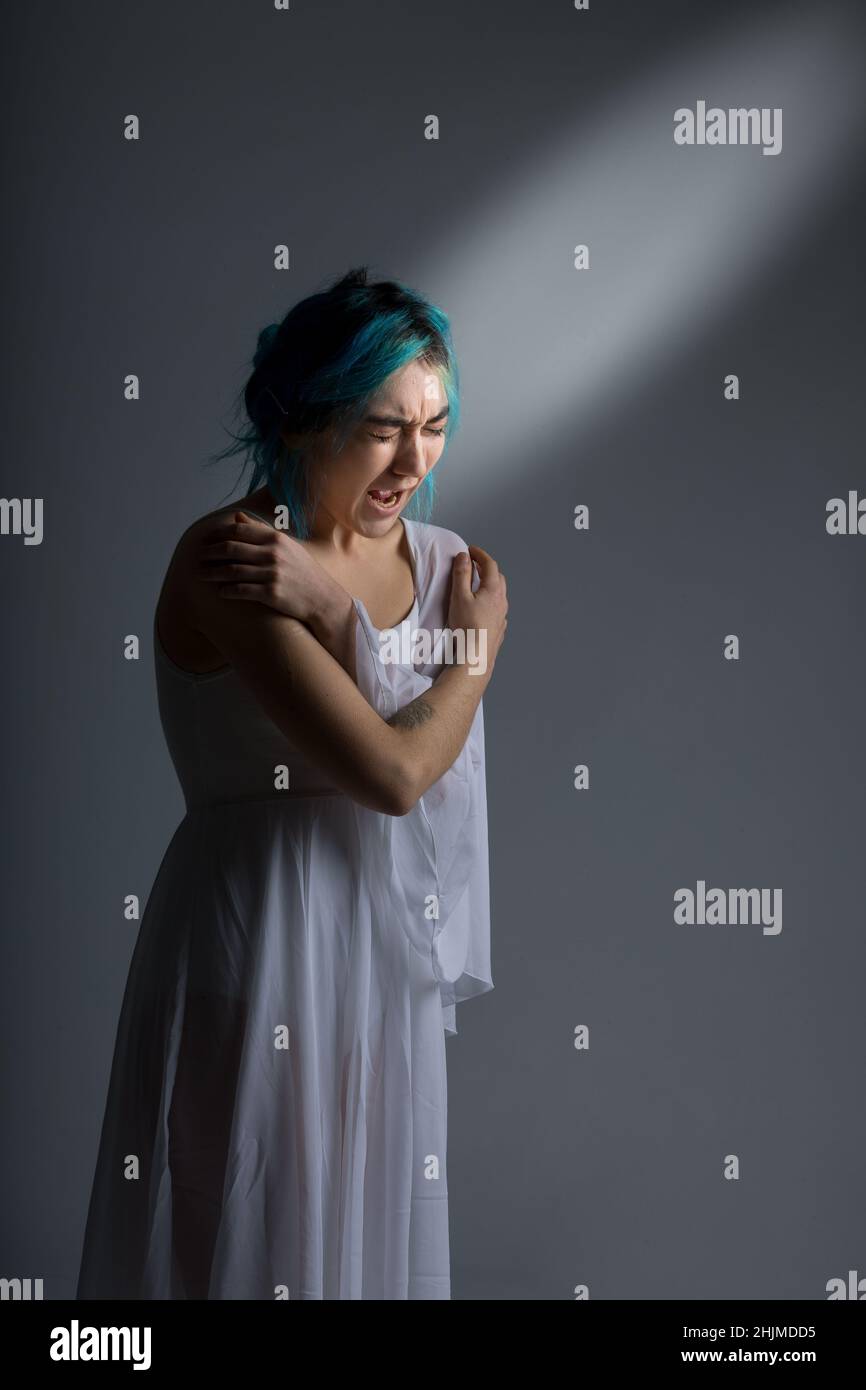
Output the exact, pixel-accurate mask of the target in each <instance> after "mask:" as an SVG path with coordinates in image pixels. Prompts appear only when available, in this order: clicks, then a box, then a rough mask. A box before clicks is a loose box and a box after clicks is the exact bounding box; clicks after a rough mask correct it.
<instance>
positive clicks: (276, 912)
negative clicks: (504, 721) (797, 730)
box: [77, 507, 493, 1299]
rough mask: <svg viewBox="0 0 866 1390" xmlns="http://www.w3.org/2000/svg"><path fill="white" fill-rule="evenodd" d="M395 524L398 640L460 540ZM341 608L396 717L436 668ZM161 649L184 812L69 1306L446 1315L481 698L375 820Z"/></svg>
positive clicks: (130, 999) (152, 911) (123, 1021)
mask: <svg viewBox="0 0 866 1390" xmlns="http://www.w3.org/2000/svg"><path fill="white" fill-rule="evenodd" d="M220 510H221V511H228V510H233V508H228V507H227V508H221V509H220ZM403 524H404V525H405V527H406V533H407V538H408V541H409V546H410V550H411V552H412V557H413V563H414V571H415V603H414V606H413V609H412V612H411V613H410V615H409V616H408V617H407V618H406V619H405V620H404V624H403V626H404V627H405V626H407V625H408V628H409V631H410V632H414V631H415V629H417V628H419V627H420V628H429V629H435V628H437V627H438V628H443V627H445V625H446V613H447V599H448V593H449V587H450V578H451V561H452V558H453V556H454V555H455V554H457V553H458V551H460V550H464V549H465V548H466V547H465V543H464V542H463V541H462V540H461V538H460V537H459V536H458V535H456V534H455V533H454V532H453V531H448V530H445V529H443V528H441V527H438V526H432V525H427V524H425V523H422V522H415V521H411V520H407V519H405V518H404V519H403ZM354 602H355V607H356V610H357V615H358V622H357V639H356V665H357V683H358V686H359V688H360V690H361V691H362V693H363V694H364V696H365V697H366V699H367V700H368V701H369V703H370V704H372V705H373V707H374V708H375V709H377V710H378V711H379V712H380V713H381V714H382V715H383V716H384V717H386V718H387V717H388V716H389V715H391V714H393V713H394V712H395V711H396V710H397V709H399V708H400V707H402V706H403V705H405V704H407V703H408V702H409V701H410V700H412V699H414V698H415V697H416V696H417V695H419V694H420V693H422V692H423V691H424V690H426V689H428V688H429V686H430V684H431V682H432V679H433V678H434V676H435V675H436V674H437V672H438V670H439V669H441V667H439V666H435V665H426V666H417V667H416V666H413V665H412V664H411V663H410V662H407V663H404V664H397V663H394V662H392V661H382V660H381V657H380V643H379V637H380V634H379V633H378V631H377V629H376V628H375V627H374V626H373V624H372V622H371V621H370V618H369V615H368V613H367V611H366V609H365V607H364V605H363V603H362V602H361V600H360V599H356V600H354ZM392 631H394V630H392ZM154 649H155V661H156V678H157V690H158V696H159V707H160V716H161V719H162V724H163V728H164V731H165V736H166V740H167V742H168V746H169V750H170V752H171V756H172V759H173V761H174V764H175V767H176V770H177V774H178V777H179V779H180V782H181V785H182V787H183V791H184V796H185V800H186V807H187V813H186V816H185V817H184V819H183V821H182V822H181V824H180V825H179V827H178V828H177V830H176V832H175V834H174V837H173V839H172V841H171V843H170V845H169V847H168V849H167V851H166V854H165V857H164V859H163V861H162V864H161V866H160V869H159V873H158V875H157V878H156V880H155V883H154V885H153V888H152V891H151V894H150V898H149V900H148V903H147V907H146V910H145V913H144V915H143V918H142V921H141V925H140V929H139V933H138V938H137V942H136V946H135V950H134V953H133V957H132V962H131V965H130V971H129V978H128V982H127V986H126V992H125V995H124V999H123V1005H122V1009H121V1013H120V1019H119V1024H118V1029H117V1038H116V1043H115V1050H114V1058H113V1064H112V1069H111V1077H110V1082H109V1088H108V1097H107V1103H106V1108H105V1116H104V1120H103V1126H102V1134H101V1140H100V1145H99V1153H98V1158H97V1164H96V1172H95V1177H94V1182H93V1189H92V1194H91V1200H90V1208H89V1213H88V1219H87V1227H86V1232H85V1239H84V1248H83V1254H82V1260H81V1269H80V1275H79V1282H78V1294H77V1296H78V1298H79V1299H88V1298H121V1299H184V1298H210V1299H279V1298H293V1299H361V1298H367V1299H447V1298H450V1296H451V1288H450V1268H449V1241H448V1184H447V1176H446V1134H447V1124H446V1118H447V1115H446V1112H447V1085H446V1065H445V1035H446V1033H454V1032H456V1005H457V1003H459V1002H460V1001H461V1000H465V999H468V998H470V997H472V996H473V995H477V994H481V993H483V992H485V991H487V990H490V989H492V988H493V984H492V979H491V970H490V907H489V881H488V858H487V804H486V790H485V767H484V726H483V712H482V708H481V705H480V704H479V707H478V710H477V713H476V715H475V719H474V722H473V724H472V728H471V730H470V733H469V737H468V738H467V740H466V743H465V745H464V747H463V749H462V751H461V753H460V755H459V757H458V758H457V760H456V762H455V763H454V765H453V767H451V768H450V769H449V771H448V772H447V773H445V775H444V776H443V777H442V778H440V780H439V781H438V782H436V783H435V784H434V785H433V786H432V787H430V789H429V791H427V792H426V793H425V795H424V796H423V797H422V798H421V800H420V801H419V802H418V803H417V805H416V806H415V807H414V808H413V809H412V810H411V811H410V812H409V814H408V815H406V816H387V815H384V814H381V813H379V812H376V811H371V810H368V809H367V808H365V807H363V806H361V805H359V804H358V803H356V802H354V801H352V800H351V799H350V798H349V797H348V796H346V795H345V794H344V793H343V792H341V791H339V790H338V789H337V788H335V787H334V786H333V785H332V784H330V783H329V782H328V781H327V779H326V778H325V777H324V776H323V775H322V774H321V773H320V772H319V771H318V770H317V769H316V767H315V766H313V764H311V763H310V762H308V761H307V760H305V758H304V757H303V756H302V754H301V752H300V751H296V750H295V749H294V748H293V747H292V746H290V745H289V744H288V742H287V740H286V739H285V737H284V735H283V734H281V733H280V731H279V729H278V728H277V727H276V725H275V724H273V723H272V722H271V720H270V719H269V718H268V716H267V715H266V714H265V713H264V711H263V710H262V709H261V707H260V706H259V705H258V703H257V702H256V700H255V698H254V696H253V695H252V693H251V692H250V691H249V690H248V688H247V687H246V686H245V685H244V684H243V682H242V681H241V679H240V678H239V677H238V676H237V675H236V673H235V672H234V670H233V669H232V668H231V667H225V668H222V669H221V670H219V671H216V672H213V673H210V674H207V675H198V676H196V675H191V674H190V673H188V672H183V671H181V670H180V668H179V667H177V666H175V665H174V664H173V663H172V662H171V661H170V659H169V658H168V656H167V655H166V654H165V652H164V651H163V650H162V648H161V646H160V643H159V640H158V637H157V635H156V626H155V623H154ZM281 766H284V767H287V768H288V770H289V786H288V789H277V785H276V783H277V779H278V778H279V771H278V770H279V768H280V767H281ZM437 911H438V915H436V913H437Z"/></svg>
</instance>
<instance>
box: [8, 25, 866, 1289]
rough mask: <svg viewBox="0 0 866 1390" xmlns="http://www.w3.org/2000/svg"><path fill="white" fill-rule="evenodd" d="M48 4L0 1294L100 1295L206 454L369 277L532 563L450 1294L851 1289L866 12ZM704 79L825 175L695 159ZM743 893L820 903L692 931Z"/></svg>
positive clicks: (514, 614)
mask: <svg viewBox="0 0 866 1390" xmlns="http://www.w3.org/2000/svg"><path fill="white" fill-rule="evenodd" d="M7 15H8V18H7V20H6V26H5V27H6V33H7V39H8V42H7V45H6V48H5V55H4V57H3V59H2V64H3V72H2V77H3V91H4V102H5V120H4V127H3V130H4V147H5V170H4V180H5V192H6V196H7V205H8V206H9V208H10V209H11V214H10V215H9V216H8V217H7V219H5V222H4V227H3V231H2V236H3V240H4V243H5V244H4V247H3V253H4V254H3V266H4V269H5V277H6V291H7V293H6V304H7V309H6V330H7V332H6V350H5V353H4V363H3V373H2V383H0V384H2V392H3V399H4V424H5V434H6V450H5V458H4V461H3V467H2V495H3V496H10V497H21V496H37V497H43V498H44V499H45V516H46V519H45V538H44V542H43V544H42V545H41V546H40V547H25V546H24V545H23V544H22V542H21V540H20V539H17V538H14V537H2V538H0V572H2V581H3V594H4V602H3V604H2V614H0V617H2V624H3V638H2V640H3V648H4V653H5V656H6V679H5V681H4V683H3V702H4V706H5V708H4V710H3V720H2V728H3V731H4V740H3V759H2V763H3V771H4V778H5V787H4V793H5V796H4V805H5V807H6V809H7V821H6V829H5V833H4V835H3V836H2V840H0V853H2V875H3V877H2V882H3V905H4V915H5V927H4V933H3V998H2V1010H0V1020H2V1056H3V1087H4V1094H3V1114H4V1117H5V1118H4V1142H3V1145H2V1191H3V1229H2V1244H0V1274H3V1275H5V1276H7V1277H12V1276H18V1277H27V1276H30V1277H34V1278H35V1277H42V1278H44V1279H45V1281H46V1286H45V1293H46V1297H63V1296H69V1295H71V1294H72V1292H73V1290H74V1283H75V1278H76V1274H77V1266H78V1258H79V1253H80V1241H81V1237H82V1233H83V1225H84V1218H85V1213H86V1205H87V1200H88V1197H89V1190H90V1182H91V1180H92V1176H93V1165H94V1163H95V1158H96V1144H97V1139H98V1132H99V1125H100V1122H101V1118H102V1107H103V1104H104V1101H105V1093H106V1086H107V1080H108V1072H109V1066H110V1061H111V1049H112V1046H113V1041H114V1029H115V1026H116V1021H117V1016H118V1012H119V1008H120V1002H121V997H122V992H123V987H124V983H125V979H126V971H127V966H128V963H129V959H130V955H131V952H132V948H133V942H134V932H135V930H136V928H135V925H134V924H130V923H127V922H125V921H124V919H123V916H122V901H123V897H124V895H125V894H127V893H129V892H136V893H138V894H139V895H140V896H141V899H142V903H143V902H144V900H145V899H146V896H147V894H148V892H149V889H150V886H151V883H152V881H153V877H154V875H155V873H156V870H157V868H158V865H159V862H160V859H161V857H162V854H163V852H164V850H165V848H166V846H167V844H168V842H169V839H170V838H171V834H172V832H173V830H174V828H175V826H176V824H177V822H178V821H179V819H180V818H181V816H182V814H183V803H182V799H181V796H180V791H179V787H178V785H177V783H176V781H175V778H174V774H173V770H172V767H171V764H170V761H169V758H168V753H167V751H166V748H165V746H164V743H163V741H162V736H161V731H160V726H159V723H158V715H157V707H156V700H155V691H154V684H153V670H152V660H151V650H150V646H149V633H150V624H151V621H152V614H153V606H154V603H155V600H156V596H157V592H158V589H159V585H160V583H161V579H162V576H163V573H164V570H165V566H166V564H167V562H168V559H169V556H170V554H171V551H172V548H173V546H174V543H175V541H176V539H177V537H178V535H179V534H180V532H181V531H182V530H183V529H184V527H185V526H186V525H187V524H188V523H189V522H190V521H191V520H192V519H193V518H194V517H196V516H198V515H201V514H202V513H203V512H204V511H206V510H208V509H209V508H211V507H213V506H215V505H219V504H220V503H221V502H222V501H225V500H228V498H229V497H230V496H231V495H232V489H233V484H234V479H235V477H236V469H235V466H234V464H233V463H227V464H224V465H222V466H221V467H220V468H218V469H205V468H203V467H202V460H203V459H204V457H205V456H206V455H207V453H208V452H209V451H211V450H214V449H216V448H218V447H220V446H221V445H222V444H223V443H225V442H226V436H225V435H224V433H223V432H222V429H221V425H222V424H223V423H231V417H230V414H229V409H230V406H231V402H232V399H233V396H234V393H235V392H236V391H237V390H238V389H239V388H240V386H241V385H242V383H243V381H244V378H245V373H246V370H247V363H248V359H249V357H250V355H251V353H252V350H253V346H254V341H255V335H256V333H257V331H258V329H259V328H260V327H261V326H262V325H263V324H264V323H266V322H270V321H272V320H273V319H275V318H278V317H280V316H281V315H282V314H283V313H284V312H285V310H286V309H287V308H288V306H289V305H290V304H291V303H293V302H295V301H296V300H297V299H298V298H300V297H302V296H303V295H305V294H308V293H310V292H312V291H313V290H314V289H317V288H321V287H322V285H323V284H324V283H327V282H328V281H329V280H330V279H332V278H334V277H335V276H336V275H338V274H340V273H342V272H343V271H345V270H346V269H347V268H348V267H349V266H351V265H356V264H360V263H365V262H366V263H367V264H369V265H370V266H371V268H372V271H373V273H374V274H375V275H377V276H395V277H397V278H399V279H403V280H404V281H407V282H408V283H410V284H413V285H415V286H416V287H417V288H419V289H420V290H422V291H423V292H424V293H426V294H428V295H429V296H430V297H431V298H432V299H434V300H435V301H436V302H438V303H440V304H441V305H442V306H443V308H444V309H445V310H446V312H448V313H449V314H450V316H451V319H452V324H453V329H454V335H455V340H456V345H457V350H458V355H459V360H460V364H461V368H462V385H463V409H464V424H463V427H462V429H461V431H460V432H459V434H458V436H457V438H456V439H455V441H454V444H453V446H452V448H451V450H450V451H449V453H448V454H447V455H446V457H445V459H444V460H443V462H442V464H441V465H440V473H439V475H438V476H439V487H440V496H441V503H440V507H439V510H438V512H437V515H436V516H435V517H434V520H436V521H438V523H439V524H441V525H445V526H450V527H453V528H454V529H456V530H457V531H459V532H460V534H461V535H463V536H464V537H465V538H466V539H467V540H468V541H472V542H476V543H478V544H480V545H483V546H484V547H485V548H487V549H488V550H490V551H491V552H492V553H493V554H494V556H496V558H497V559H498V560H499V561H500V563H501V564H502V566H503V568H504V569H505V570H506V572H507V574H508V580H509V597H510V605H511V606H510V613H509V629H508V639H507V643H506V646H505V648H504V649H503V653H502V656H501V658H500V661H499V663H498V664H497V670H496V674H495V678H494V681H493V683H492V685H491V687H490V689H489V692H488V695H487V697H486V699H485V713H486V726H487V739H488V794H489V799H490V808H491V818H490V831H491V870H492V895H493V912H494V919H493V930H494V938H493V952H494V979H495V984H496V988H495V990H494V992H493V993H492V994H489V995H488V996H486V997H484V998H482V999H480V1000H476V1001H473V1002H471V1003H468V1004H465V1005H461V1009H460V1013H459V1028H460V1035H459V1036H458V1037H457V1038H454V1039H451V1040H449V1043H448V1056H449V1099H450V1120H449V1152H448V1168H449V1192H450V1202H451V1229H452V1275H453V1296H454V1298H456V1299H458V1298H463V1299H568V1298H570V1297H571V1296H572V1292H571V1291H572V1290H573V1288H574V1286H575V1285H576V1284H578V1283H587V1284H588V1285H589V1288H590V1295H591V1297H592V1298H611V1299H643V1298H658V1299H671V1298H693V1299H714V1298H746V1299H771V1298H782V1299H794V1298H807V1299H815V1298H823V1297H825V1296H826V1295H825V1292H824V1290H825V1285H826V1281H827V1280H828V1279H829V1278H831V1277H833V1276H837V1275H839V1276H843V1277H844V1276H845V1275H846V1274H847V1271H848V1270H849V1269H852V1268H855V1269H859V1270H860V1271H861V1273H864V1272H866V1213H864V1203H863V1167H864V1140H866V1125H864V1106H863V1089H862V1087H863V1061H864V1053H866V1048H864V1043H866V1026H864V1016H863V1009H862V1002H861V998H862V981H863V973H864V961H866V949H864V930H866V922H864V911H863V892H862V872H861V871H862V861H863V825H864V809H866V808H864V761H866V759H864V739H863V688H864V675H866V658H864V635H863V591H864V577H866V537H843V538H830V537H828V536H827V534H826V532H825V527H824V519H825V505H826V502H827V499H828V498H830V497H832V496H836V495H840V494H841V495H843V496H844V495H846V494H847V491H848V489H849V488H858V487H859V488H860V489H861V491H863V490H866V473H864V468H863V443H862V441H863V424H864V422H863V399H864V393H863V389H862V387H863V381H862V378H863V357H862V341H863V331H862V325H863V322H864V315H866V302H864V299H866V296H864V279H863V274H862V261H861V252H862V246H863V244H864V233H866V205H864V193H863V188H862V185H861V184H859V183H855V180H854V173H853V171H854V170H855V169H856V168H857V167H858V164H859V161H860V159H861V158H862V156H863V153H864V150H863V145H864V111H863V101H864V97H863V87H864V84H863V72H862V59H861V58H860V56H859V55H860V54H861V53H862V52H863V31H862V23H861V21H860V20H859V19H858V18H857V15H856V12H855V10H854V9H853V7H851V8H849V7H847V6H843V5H837V4H834V3H826V4H822V5H820V6H817V5H813V4H803V5H799V4H795V3H787V4H778V5H776V4H771V3H763V4H759V3H754V0H752V3H732V2H731V0H726V2H725V3H720V2H718V3H714V4H709V3H704V4H701V5H700V6H698V5H695V4H694V3H686V0H682V3H674V2H672V0H668V2H667V3H657V4H651V5H650V4H646V3H645V2H644V3H641V2H640V0H635V2H634V3H612V2H611V0H608V3H603V0H592V4H591V8H590V10H589V12H587V13H578V12H576V11H575V10H574V9H573V8H572V7H571V5H570V3H569V0H560V2H559V3H532V4H531V5H530V4H518V3H516V0H510V2H509V3H502V0H497V3H493V0H483V2H482V3H474V4H466V3H465V2H464V3H460V2H459V0H440V3H437V4H436V5H435V6H430V5H427V4H420V3H414V2H413V3H408V2H407V0H376V3H372V2H371V3H357V2H356V0H351V3H348V2H346V3H336V4H326V3H322V2H321V0H318V3H315V4H314V3H312V0H311V3H308V4H305V3H301V2H300V0H293V4H292V8H291V10H290V11H289V13H287V14H280V13H275V12H274V11H273V10H272V9H271V8H270V7H269V6H268V4H260V5H253V4H250V3H249V0H237V3H227V2H226V0H223V3H218V4H217V3H213V0H208V3H204V0H201V3H189V0H186V2H185V3H182V4H168V3H151V4H149V5H147V6H146V7H139V8H138V9H136V7H132V8H130V7H129V6H122V7H118V6H117V5H112V4H110V3H108V0H99V2H98V3H90V4H88V5H86V6H60V5H53V6H48V7H46V6H39V7H33V6H31V5H27V4H24V3H22V0H18V3H17V4H13V5H10V6H9V7H8V10H7ZM698 98H705V99H706V100H707V101H708V103H709V104H718V105H720V106H723V107H725V108H727V107H729V106H737V105H747V106H750V105H756V106H759V107H761V106H768V107H774V106H782V107H783V110H784V125H783V141H784V143H783V151H782V153H781V154H780V155H779V156H777V157H772V158H771V157H765V156H762V155H761V153H760V150H759V149H756V148H724V147H722V148H716V149H702V150H701V149H679V148H677V147H675V146H674V144H673V139H672V128H673V111H674V109H675V108H676V107H679V106H691V107H694V104H695V102H696V100H697V99H698ZM129 112H135V113H136V114H138V115H139V116H140V118H141V121H142V138H141V140H140V141H139V142H138V143H137V144H129V143H127V142H126V141H124V140H123V139H122V119H123V117H124V116H125V115H126V114H127V113H129ZM431 112H433V113H436V114H437V115H438V116H439V117H440V121H441V138H440V139H439V141H438V142H435V143H434V142H430V141H426V140H424V139H423V121H424V117H425V116H426V115H428V114H429V113H431ZM279 242H286V243H287V244H288V245H289V247H290V251H291V269H290V270H289V271H288V272H286V273H279V272H276V271H275V270H274V269H273V264H272V256H273V246H274V245H275V244H276V243H279ZM579 242H586V243H588V244H589V246H590V254H591V269H590V271H588V272H585V273H582V274H578V273H576V272H575V271H574V270H573V268H572V249H573V247H574V246H575V245H576V244H577V243H579ZM130 371H133V372H137V373H139V374H140V376H141V380H142V388H143V398H142V400H141V401H140V402H139V403H136V404H130V403H126V402H124V400H123V399H122V380H123V377H124V375H125V373H127V372H130ZM728 372H736V373H738V374H739V376H740V381H741V399H740V401H739V402H737V403H736V404H734V403H729V402H726V401H725V400H724V399H723V396H722V380H723V377H724V376H725V374H726V373H728ZM579 502H585V503H587V504H588V505H589V507H590V511H591V529H590V531H589V532H588V533H585V534H584V533H577V532H575V531H574V529H573V526H572V512H573V508H574V506H575V505H576V504H577V503H579ZM130 632H136V633H138V634H139V635H140V636H141V638H142V647H143V656H142V659H141V661H140V662H138V663H129V662H127V661H124V660H123V659H122V652H121V640H122V637H123V636H124V635H125V634H127V633H130ZM730 632H735V633H737V634H739V636H740V639H741V644H742V650H741V659H740V661H739V662H728V661H724V660H723V659H722V641H723V638H724V636H725V635H726V634H727V633H730ZM578 762H586V763H588V764H589V766H590V777H591V785H590V790H589V791H586V792H581V793H577V792H575V791H574V790H573V789H572V775H571V774H572V768H573V767H574V765H575V764H576V763H578ZM699 878H703V879H705V880H706V881H707V883H708V884H710V885H714V886H720V887H725V888H727V887H738V886H739V887H750V886H758V887H767V888H773V887H781V888H782V889H783V898H784V925H783V929H782V932H781V934H780V935H778V936H764V935H763V934H762V933H761V929H760V927H759V926H728V927H708V926H703V927H702V926H691V927H686V926H677V925H675V923H674V920H673V893H674V891H675V890H676V889H677V888H679V887H682V886H686V885H689V886H691V887H694V885H695V883H696V881H697V880H698V879H699ZM581 1023H585V1024H587V1025H588V1026H589V1028H590V1036H591V1047H590V1049H589V1051H588V1052H577V1051H575V1049H574V1047H573V1045H572V1035H573V1030H574V1028H575V1026H577V1025H578V1024H581ZM730 1153H734V1154H737V1155H738V1156H739V1159H740V1162H741V1176H740V1180H739V1181H736V1182H730V1181H725V1180H724V1178H723V1176H722V1172H723V1162H724V1157H725V1155H727V1154H730Z"/></svg>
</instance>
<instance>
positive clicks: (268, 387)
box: [265, 386, 289, 415]
mask: <svg viewBox="0 0 866 1390" xmlns="http://www.w3.org/2000/svg"><path fill="white" fill-rule="evenodd" d="M265 390H266V391H267V393H268V395H269V396H272V397H273V399H274V400H275V401H276V403H277V408H278V409H279V410H280V412H281V413H282V414H283V415H288V413H289V412H288V411H287V410H283V407H282V405H281V404H280V400H279V397H278V396H276V395H274V392H273V391H272V390H271V388H270V386H266V387H265Z"/></svg>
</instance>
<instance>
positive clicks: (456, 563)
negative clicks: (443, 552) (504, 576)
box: [451, 550, 472, 598]
mask: <svg viewBox="0 0 866 1390" xmlns="http://www.w3.org/2000/svg"><path fill="white" fill-rule="evenodd" d="M451 592H452V594H463V595H464V596H465V597H467V598H471V597H472V563H471V561H470V560H469V558H468V556H467V554H466V551H465V550H461V552H460V554H459V555H455V556H454V559H453V560H452V562H451Z"/></svg>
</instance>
